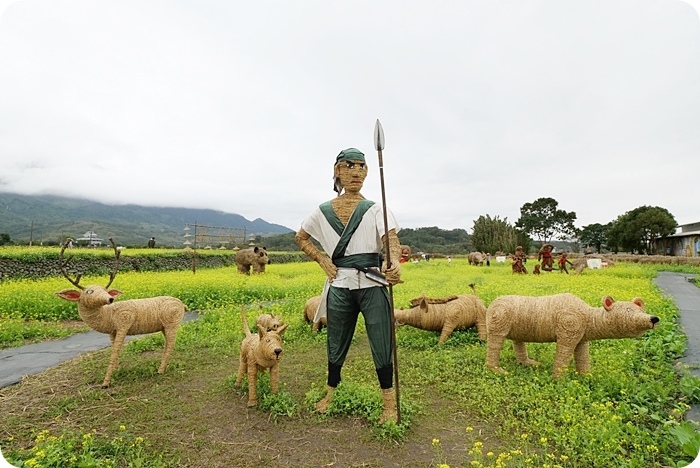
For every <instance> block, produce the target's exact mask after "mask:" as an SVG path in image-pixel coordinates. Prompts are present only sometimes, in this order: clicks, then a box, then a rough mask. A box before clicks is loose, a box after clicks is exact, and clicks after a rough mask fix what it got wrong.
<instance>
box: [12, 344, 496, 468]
mask: <svg viewBox="0 0 700 468" xmlns="http://www.w3.org/2000/svg"><path fill="white" fill-rule="evenodd" d="M237 350H238V348H237V346H232V348H231V350H230V352H229V353H223V354H222V353H221V352H220V351H218V352H216V351H213V350H207V349H204V350H201V349H198V350H196V351H178V350H176V352H175V353H174V355H173V359H172V361H171V364H170V365H169V367H168V370H167V371H166V374H164V375H158V374H157V373H156V369H157V367H158V363H159V360H160V352H152V351H147V352H143V353H138V354H136V355H133V354H132V355H129V354H128V353H126V354H123V355H122V359H121V362H120V364H121V367H120V369H119V370H118V371H117V372H116V373H115V375H114V377H113V384H112V387H110V388H109V389H107V390H102V389H100V388H99V385H100V383H101V381H102V377H103V376H104V371H105V369H106V366H107V361H108V352H109V350H101V351H97V352H94V353H89V354H86V355H82V356H79V357H77V358H75V359H73V360H71V361H68V362H66V363H63V364H61V365H59V366H57V367H55V368H53V369H50V370H48V371H46V372H44V373H41V374H38V375H35V376H30V377H27V378H25V379H24V380H23V382H21V383H20V384H18V385H15V386H12V387H8V388H5V389H2V390H0V404H1V405H2V408H3V413H4V418H3V419H4V420H5V421H4V423H3V425H2V428H1V432H0V440H1V441H2V446H3V448H5V447H7V445H8V443H9V442H7V441H8V438H9V437H13V440H12V442H11V443H12V446H13V447H14V448H17V447H29V446H31V444H32V440H33V434H35V433H36V432H38V431H39V430H43V429H48V430H50V431H52V433H55V434H56V435H59V434H60V433H61V432H62V431H64V430H70V431H73V432H77V433H81V432H82V433H86V432H92V431H93V430H95V431H97V435H98V436H100V435H101V436H103V437H105V438H112V437H114V436H118V435H119V426H120V425H125V426H126V427H127V431H128V432H129V433H130V434H133V435H137V436H142V437H145V438H146V440H147V441H148V443H149V444H150V447H151V449H152V450H154V451H156V452H161V453H163V454H164V456H165V457H166V458H167V459H169V460H177V463H176V466H181V467H231V466H236V467H259V466H267V467H323V466H332V467H431V466H435V464H436V463H438V462H444V463H450V464H452V465H453V466H455V465H460V464H462V463H463V462H464V461H465V460H466V459H467V455H466V450H467V444H469V443H470V442H469V441H468V439H469V435H468V434H466V433H465V427H467V426H472V427H474V429H475V434H474V435H476V434H480V437H481V440H484V436H485V434H487V433H493V428H488V427H486V426H484V425H481V424H479V422H478V421H476V420H475V419H474V417H473V415H470V414H468V413H466V412H464V411H463V409H461V408H458V407H456V406H455V405H454V403H453V402H451V401H450V399H449V398H448V397H446V396H445V395H440V394H437V393H432V392H431V389H429V388H426V389H416V388H411V384H410V382H407V383H405V388H403V390H402V393H406V394H414V395H416V396H414V397H413V399H414V400H415V399H420V400H421V406H422V409H421V412H420V414H418V415H415V416H414V417H413V419H412V422H411V428H410V431H409V434H408V437H407V439H406V440H405V441H403V442H396V441H387V440H377V438H376V437H375V436H374V435H373V430H372V426H371V424H370V423H369V422H368V421H366V420H364V419H363V418H358V417H325V416H320V415H318V414H316V413H314V412H313V411H311V409H310V408H307V407H305V404H304V403H303V402H304V398H305V393H306V392H308V391H309V386H310V382H313V381H323V380H324V376H325V353H324V350H323V349H316V348H311V349H308V350H307V351H299V350H296V352H294V353H289V354H288V355H287V356H286V358H285V360H284V361H283V365H282V368H281V376H280V377H281V378H280V382H281V383H282V385H283V386H284V387H283V388H284V389H285V391H288V392H289V393H290V394H291V395H292V396H293V398H294V400H295V401H296V402H300V406H302V408H301V411H300V412H299V414H298V415H295V416H293V417H286V416H279V417H276V418H275V417H272V416H271V415H270V414H269V413H266V412H264V411H261V410H258V409H255V408H253V409H248V408H246V401H247V391H246V390H245V389H244V390H239V389H234V388H232V387H231V385H230V382H231V376H234V377H235V375H236V371H237V367H238V359H237ZM195 353H196V356H194V354H195ZM319 353H320V355H319ZM190 354H192V355H190ZM367 354H369V347H368V344H367V342H366V339H360V341H359V342H358V343H354V344H353V346H352V348H351V353H350V356H349V358H348V363H347V364H346V365H347V366H353V365H355V364H354V363H353V361H354V360H355V359H357V358H358V357H361V358H364V359H366V358H367V356H365V355H367ZM309 363H311V364H309ZM358 365H364V362H363V363H362V364H358ZM347 379H348V377H346V380H347ZM377 392H379V389H378V387H377ZM433 439H439V440H440V445H441V447H442V451H443V454H442V455H440V456H439V457H437V456H436V454H435V452H434V450H433V448H432V441H433ZM494 442H497V441H494Z"/></svg>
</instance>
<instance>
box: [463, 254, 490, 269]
mask: <svg viewBox="0 0 700 468" xmlns="http://www.w3.org/2000/svg"><path fill="white" fill-rule="evenodd" d="M467 261H468V262H469V264H470V265H476V266H482V265H483V264H484V261H486V256H485V255H484V254H483V253H481V252H469V255H467Z"/></svg>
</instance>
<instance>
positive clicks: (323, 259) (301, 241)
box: [294, 229, 338, 281]
mask: <svg viewBox="0 0 700 468" xmlns="http://www.w3.org/2000/svg"><path fill="white" fill-rule="evenodd" d="M294 240H295V241H296V243H297V245H298V246H299V248H300V249H301V251H302V252H304V253H305V254H306V255H308V256H309V257H310V258H311V260H313V261H315V262H316V263H318V264H319V265H320V266H321V268H322V269H323V271H325V272H326V276H327V277H328V280H329V281H333V280H334V279H335V275H336V273H337V272H338V269H337V268H336V266H335V265H333V262H332V261H331V259H330V258H329V257H328V256H327V255H325V254H324V253H323V252H321V251H320V250H319V249H318V248H316V246H315V245H314V244H313V243H312V242H311V234H309V233H308V232H306V231H304V229H299V232H297V234H296V236H295V237H294Z"/></svg>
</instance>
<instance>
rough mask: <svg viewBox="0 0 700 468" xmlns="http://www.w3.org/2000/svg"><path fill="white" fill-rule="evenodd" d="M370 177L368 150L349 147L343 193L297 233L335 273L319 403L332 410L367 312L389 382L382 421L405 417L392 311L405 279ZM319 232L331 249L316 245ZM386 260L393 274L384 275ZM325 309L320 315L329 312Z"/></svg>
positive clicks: (378, 365) (340, 168)
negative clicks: (368, 189)
mask: <svg viewBox="0 0 700 468" xmlns="http://www.w3.org/2000/svg"><path fill="white" fill-rule="evenodd" d="M366 177H367V165H366V164H365V155H364V154H363V153H362V152H361V151H360V150H358V149H356V148H348V149H346V150H343V151H341V152H340V154H338V156H337V157H336V159H335V165H334V167H333V180H334V184H333V190H335V192H337V193H338V196H337V197H336V198H334V199H332V200H330V201H328V202H325V203H322V204H321V205H320V206H319V207H318V208H316V209H315V210H314V211H313V212H312V213H311V215H310V216H309V217H308V218H306V219H305V220H304V221H303V222H302V224H301V229H299V231H298V232H297V235H296V238H295V240H296V243H297V245H299V247H300V248H301V250H302V251H303V252H304V253H306V254H307V255H308V256H309V257H311V259H312V260H314V261H316V262H317V263H318V264H319V265H320V266H321V268H322V269H323V271H324V272H325V273H326V276H327V281H326V285H325V287H324V294H323V298H322V300H321V308H322V310H323V311H327V325H326V326H327V333H328V337H327V341H326V344H327V346H326V348H327V355H328V379H327V384H328V387H327V390H326V396H325V397H324V398H323V399H322V400H320V401H319V402H318V403H317V404H316V410H317V411H319V412H321V413H325V412H327V411H328V406H329V405H330V404H331V401H332V398H333V393H334V392H335V389H336V387H337V386H338V384H339V383H340V380H341V378H340V371H341V369H342V367H343V364H344V362H345V357H346V356H347V353H348V350H349V349H350V343H351V342H352V337H353V334H354V332H355V326H356V324H357V318H358V315H359V313H360V312H362V314H363V316H364V319H365V326H366V328H367V336H368V338H369V342H370V346H371V349H372V358H373V360H374V366H375V369H376V371H377V378H378V380H379V386H380V388H381V390H382V400H383V403H384V410H383V412H382V415H381V418H380V420H379V423H380V424H383V423H384V422H386V421H395V422H396V421H397V419H398V414H397V411H396V396H395V393H394V388H393V371H394V367H393V356H392V347H391V343H392V333H391V332H392V330H391V327H392V323H391V312H392V311H391V305H390V299H389V292H388V290H387V287H386V284H392V285H394V284H397V283H399V282H400V281H401V264H400V262H399V260H398V259H399V258H401V244H400V243H399V238H398V236H397V234H396V233H397V232H398V230H399V226H398V223H397V222H396V220H395V219H394V216H393V214H392V213H390V212H388V211H387V213H386V218H387V226H386V230H387V231H388V232H385V226H384V221H383V218H384V216H385V213H384V212H383V209H382V207H381V206H380V205H379V204H375V203H374V202H372V201H369V200H366V199H365V197H363V196H362V194H361V193H360V190H361V189H362V185H363V184H364V181H365V178H366ZM341 192H342V193H341ZM385 236H388V241H389V249H390V252H389V253H390V258H391V259H392V262H391V265H388V266H387V265H386V262H385V264H384V265H381V263H380V262H381V260H380V256H379V254H380V252H381V251H382V248H383V246H384V245H385V241H386V240H387V237H385ZM311 237H313V238H314V239H316V240H317V241H318V242H319V243H320V244H321V246H322V248H323V250H324V251H325V252H326V254H327V255H325V254H323V253H322V252H321V251H320V250H319V249H318V248H316V246H314V244H313V243H312V242H311ZM380 267H382V270H383V272H384V274H385V280H386V281H384V280H383V279H381V273H380V270H379V268H380ZM373 278H374V279H373ZM377 281H382V282H381V283H379V282H377ZM323 311H322V312H321V313H320V314H317V317H320V316H323V315H324V313H323Z"/></svg>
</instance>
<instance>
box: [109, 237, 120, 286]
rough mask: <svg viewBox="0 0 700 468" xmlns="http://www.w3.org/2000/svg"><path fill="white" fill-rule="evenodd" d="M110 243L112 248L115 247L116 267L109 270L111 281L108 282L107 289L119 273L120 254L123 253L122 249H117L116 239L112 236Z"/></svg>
mask: <svg viewBox="0 0 700 468" xmlns="http://www.w3.org/2000/svg"><path fill="white" fill-rule="evenodd" d="M109 243H110V244H112V248H113V249H114V268H113V269H112V271H110V272H109V283H107V286H105V289H107V288H109V285H111V284H112V281H114V278H116V276H117V273H118V272H119V256H120V255H121V253H122V252H121V250H119V249H117V245H116V244H115V243H114V239H112V238H111V237H110V238H109Z"/></svg>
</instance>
